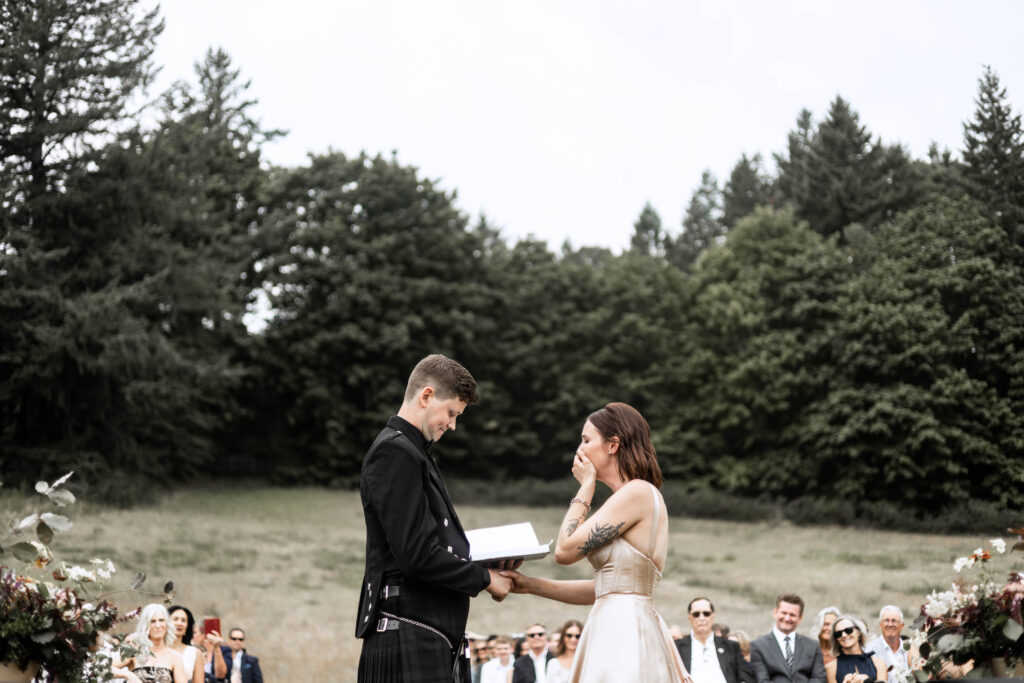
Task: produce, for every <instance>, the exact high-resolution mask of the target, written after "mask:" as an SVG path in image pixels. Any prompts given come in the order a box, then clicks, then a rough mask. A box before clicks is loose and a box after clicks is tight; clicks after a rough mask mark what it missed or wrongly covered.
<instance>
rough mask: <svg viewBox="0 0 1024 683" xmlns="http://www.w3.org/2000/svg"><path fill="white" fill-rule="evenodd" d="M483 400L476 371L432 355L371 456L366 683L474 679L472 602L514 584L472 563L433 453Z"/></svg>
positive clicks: (367, 462)
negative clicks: (469, 629) (469, 627)
mask: <svg viewBox="0 0 1024 683" xmlns="http://www.w3.org/2000/svg"><path fill="white" fill-rule="evenodd" d="M476 402H477V394H476V381H475V380H474V379H473V376H472V375H471V374H469V371H468V370H466V368H464V367H463V366H462V365H460V364H459V363H457V362H455V361H454V360H452V359H450V358H447V357H445V356H442V355H439V354H435V355H431V356H427V357H426V358H424V359H423V360H421V361H420V362H419V363H418V364H417V365H416V367H415V368H414V369H413V371H412V374H411V375H410V377H409V383H408V385H407V387H406V392H405V397H404V399H403V401H402V407H401V409H400V410H399V411H398V415H396V416H394V417H392V418H390V419H389V420H388V422H387V426H385V427H384V429H382V430H381V432H380V433H379V434H378V435H377V438H376V440H374V442H373V445H372V446H370V450H369V451H368V452H367V453H366V456H365V457H364V459H363V472H362V480H361V482H360V486H359V492H360V497H361V498H362V502H363V518H364V520H365V522H366V569H365V573H364V575H363V583H362V589H361V590H360V596H359V612H358V616H357V618H356V637H357V638H362V639H363V647H362V653H361V655H360V657H359V681H360V683H374V682H377V681H392V680H401V681H405V682H407V683H415V682H417V681H452V680H455V681H465V682H466V683H469V681H470V667H469V659H468V657H467V656H466V653H467V652H468V647H467V645H466V643H465V642H464V634H465V630H466V620H467V619H468V617H469V599H470V597H472V596H475V595H476V594H477V593H479V592H480V591H481V590H487V591H488V592H489V593H491V595H492V596H493V597H494V598H495V599H496V600H502V599H504V597H505V596H506V595H507V594H508V592H509V590H510V589H511V587H512V581H511V579H507V578H505V577H503V576H501V575H500V574H499V573H498V570H496V569H485V568H484V567H481V566H480V565H477V564H474V563H473V562H470V561H469V541H468V540H467V539H466V533H465V531H463V528H462V524H461V523H460V522H459V518H458V516H457V515H456V514H455V509H454V508H453V507H452V502H451V500H450V499H449V497H448V491H447V489H446V488H445V485H444V481H443V480H442V478H441V472H440V470H439V469H438V467H437V465H436V463H435V462H434V460H433V459H432V458H431V457H430V456H429V455H428V454H427V449H428V448H429V447H430V446H431V444H433V443H435V442H436V441H437V440H438V439H440V438H441V436H442V435H443V434H444V433H445V432H446V431H448V430H450V429H455V421H456V420H457V419H458V417H459V415H461V414H462V411H463V410H465V409H466V406H467V405H470V404H475V403H476ZM396 674H400V675H396Z"/></svg>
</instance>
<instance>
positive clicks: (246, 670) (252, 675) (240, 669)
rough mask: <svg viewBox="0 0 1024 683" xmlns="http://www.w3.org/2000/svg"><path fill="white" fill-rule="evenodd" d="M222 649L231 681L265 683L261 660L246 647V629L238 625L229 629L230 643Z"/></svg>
mask: <svg viewBox="0 0 1024 683" xmlns="http://www.w3.org/2000/svg"><path fill="white" fill-rule="evenodd" d="M220 649H221V653H222V654H223V655H224V663H225V664H227V667H228V673H227V680H228V682H229V683H263V672H262V671H261V670H260V660H259V659H258V658H256V657H253V656H252V655H250V654H249V653H248V652H247V651H246V649H245V631H243V630H242V629H240V628H238V627H235V628H233V629H231V630H230V631H228V645H227V647H225V646H223V645H221V647H220Z"/></svg>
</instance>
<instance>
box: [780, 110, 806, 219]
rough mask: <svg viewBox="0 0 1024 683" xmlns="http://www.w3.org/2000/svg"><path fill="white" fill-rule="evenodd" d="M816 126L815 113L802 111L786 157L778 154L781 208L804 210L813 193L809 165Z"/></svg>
mask: <svg viewBox="0 0 1024 683" xmlns="http://www.w3.org/2000/svg"><path fill="white" fill-rule="evenodd" d="M813 125H814V122H813V120H812V118H811V112H810V111H808V110H807V109H801V110H800V114H799V115H798V116H797V117H796V130H793V131H790V133H789V135H788V139H787V147H786V154H785V155H782V154H776V155H775V164H776V165H777V166H778V168H779V175H778V179H777V180H776V188H777V190H778V193H777V194H778V196H777V197H776V204H777V205H778V206H780V207H781V206H785V205H793V206H802V205H803V203H804V201H805V200H806V199H807V196H808V193H809V192H810V189H809V181H808V176H807V173H808V163H809V160H810V156H811V140H812V138H813V137H814V131H813Z"/></svg>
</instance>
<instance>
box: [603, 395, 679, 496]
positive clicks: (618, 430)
mask: <svg viewBox="0 0 1024 683" xmlns="http://www.w3.org/2000/svg"><path fill="white" fill-rule="evenodd" d="M587 420H588V421H589V422H590V424H592V425H594V428H595V429H597V431H598V432H599V433H600V434H601V438H602V439H604V440H605V441H611V440H612V439H617V440H618V442H619V451H618V467H619V474H620V475H622V478H623V479H625V480H626V481H629V480H631V479H643V480H644V481H647V482H650V483H652V484H654V485H655V486H657V487H658V488H661V467H659V466H658V458H657V454H656V453H655V452H654V444H653V443H651V426H650V425H649V424H647V420H645V419H644V416H643V415H641V414H640V412H639V411H638V410H637V409H636V408H634V407H633V406H631V405H627V404H625V403H609V404H608V405H606V406H605V407H604V408H601V409H600V410H596V411H594V412H593V413H591V414H590V416H589V417H588V418H587Z"/></svg>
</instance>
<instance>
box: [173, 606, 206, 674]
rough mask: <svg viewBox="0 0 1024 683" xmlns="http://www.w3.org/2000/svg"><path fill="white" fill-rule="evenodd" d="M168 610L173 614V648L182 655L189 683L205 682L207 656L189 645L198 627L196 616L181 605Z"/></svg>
mask: <svg viewBox="0 0 1024 683" xmlns="http://www.w3.org/2000/svg"><path fill="white" fill-rule="evenodd" d="M167 612H168V613H169V614H170V615H171V635H173V636H174V643H173V644H172V645H171V649H172V650H174V651H175V652H177V653H178V654H180V655H181V661H182V664H184V666H185V678H186V679H187V680H188V683H203V682H204V681H205V680H206V672H205V671H204V670H203V664H205V661H204V659H205V658H204V657H203V656H202V654H201V653H200V652H199V649H198V648H196V647H193V646H192V645H189V643H191V642H192V633H193V631H195V628H196V620H195V617H193V616H192V612H190V611H189V609H188V608H187V607H183V606H181V605H172V606H171V608H170V609H169V610H167Z"/></svg>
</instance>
